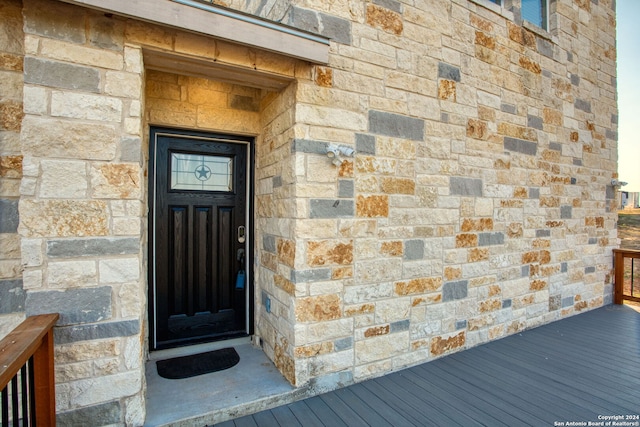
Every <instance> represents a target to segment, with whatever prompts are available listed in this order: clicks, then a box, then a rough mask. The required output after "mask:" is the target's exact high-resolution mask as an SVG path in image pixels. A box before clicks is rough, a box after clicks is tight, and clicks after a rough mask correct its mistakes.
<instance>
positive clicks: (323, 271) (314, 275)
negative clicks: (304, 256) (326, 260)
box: [291, 268, 331, 283]
mask: <svg viewBox="0 0 640 427" xmlns="http://www.w3.org/2000/svg"><path fill="white" fill-rule="evenodd" d="M329 279H331V269H330V268H315V269H312V270H291V281H292V282H293V283H304V282H315V281H318V280H329Z"/></svg>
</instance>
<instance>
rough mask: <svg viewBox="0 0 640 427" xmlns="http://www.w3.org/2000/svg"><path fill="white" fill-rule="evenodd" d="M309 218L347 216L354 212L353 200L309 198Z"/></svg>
mask: <svg viewBox="0 0 640 427" xmlns="http://www.w3.org/2000/svg"><path fill="white" fill-rule="evenodd" d="M309 203H310V209H311V215H310V217H311V218H345V217H346V218H348V217H352V216H353V215H354V213H355V209H354V203H353V200H344V199H336V200H328V199H311V200H310V201H309Z"/></svg>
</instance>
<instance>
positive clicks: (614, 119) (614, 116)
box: [611, 114, 618, 125]
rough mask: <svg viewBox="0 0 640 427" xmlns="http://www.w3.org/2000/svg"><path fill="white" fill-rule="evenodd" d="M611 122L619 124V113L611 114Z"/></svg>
mask: <svg viewBox="0 0 640 427" xmlns="http://www.w3.org/2000/svg"><path fill="white" fill-rule="evenodd" d="M611 124H613V125H617V124H618V115H617V114H612V115H611Z"/></svg>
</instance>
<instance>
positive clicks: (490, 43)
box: [475, 31, 496, 50]
mask: <svg viewBox="0 0 640 427" xmlns="http://www.w3.org/2000/svg"><path fill="white" fill-rule="evenodd" d="M475 44H477V45H480V46H484V47H486V48H487V49H491V50H494V49H495V48H496V38H495V37H492V36H490V35H488V34H486V33H483V32H482V31H476V39H475Z"/></svg>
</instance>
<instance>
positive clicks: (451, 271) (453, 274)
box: [444, 267, 462, 280]
mask: <svg viewBox="0 0 640 427" xmlns="http://www.w3.org/2000/svg"><path fill="white" fill-rule="evenodd" d="M461 277H462V269H461V268H455V267H445V269H444V278H445V280H454V279H459V278H461Z"/></svg>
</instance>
